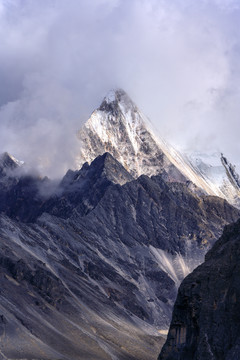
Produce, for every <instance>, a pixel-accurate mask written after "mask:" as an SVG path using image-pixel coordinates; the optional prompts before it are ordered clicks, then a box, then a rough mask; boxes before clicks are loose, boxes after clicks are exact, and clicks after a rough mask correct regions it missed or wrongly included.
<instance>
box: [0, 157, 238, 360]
mask: <svg viewBox="0 0 240 360" xmlns="http://www.w3.org/2000/svg"><path fill="white" fill-rule="evenodd" d="M15 180H16V182H14V183H13V184H12V187H10V188H8V189H7V194H8V199H9V201H7V202H6V203H5V207H4V206H3V204H2V208H1V215H0V254H1V256H0V276H1V294H0V295H1V302H0V321H1V324H0V331H1V333H0V336H1V347H0V351H1V355H2V354H3V355H2V356H3V358H4V356H5V357H6V358H11V359H22V358H27V359H28V358H29V359H32V358H37V359H51V360H52V359H59V358H61V359H71V360H78V359H104V360H105V359H120V360H127V359H128V360H130V359H132V360H133V359H138V360H145V359H151V360H154V359H156V357H157V355H158V353H159V346H160V345H161V341H162V340H161V336H160V334H164V332H165V331H166V330H167V328H168V326H169V322H170V317H171V312H172V307H173V303H174V300H175V298H176V294H177V288H178V286H179V284H180V283H181V281H182V279H183V278H184V277H185V276H186V275H187V274H188V273H189V272H190V271H191V270H192V269H193V268H194V267H195V266H197V265H198V264H199V263H200V262H202V261H203V257H204V254H205V253H206V251H207V249H209V247H210V246H211V245H212V244H213V243H214V241H215V240H216V238H217V237H218V236H219V235H220V233H221V231H222V228H223V226H224V225H225V224H226V223H229V222H232V221H235V220H236V219H237V218H238V217H239V216H240V213H239V211H238V210H237V209H235V208H234V207H232V206H231V205H229V204H228V203H227V202H226V201H225V200H223V199H220V198H217V197H209V196H205V197H202V196H201V197H199V196H197V195H196V194H194V193H192V192H191V191H190V190H189V188H188V187H187V186H186V185H185V184H181V183H168V182H166V181H165V180H164V178H162V177H161V176H153V177H152V178H149V177H148V176H141V177H139V178H138V179H136V180H133V179H132V176H131V175H130V174H129V173H127V171H126V169H124V168H123V167H122V165H121V164H119V163H118V162H117V161H116V160H115V159H114V158H113V157H112V156H111V155H109V154H104V155H103V156H99V157H98V158H96V159H95V160H94V161H93V162H92V163H91V164H90V165H88V164H85V165H84V166H83V168H82V169H81V170H78V171H75V172H74V171H69V172H68V173H67V174H66V176H65V177H64V178H63V180H62V181H61V183H60V184H59V186H58V187H57V188H56V189H55V193H54V194H52V195H51V196H50V197H48V198H46V197H42V195H41V191H39V189H41V186H42V185H44V186H45V183H44V182H45V181H46V180H44V179H39V178H34V177H31V179H29V178H28V177H25V176H20V177H19V178H16V179H15ZM118 180H119V181H118ZM29 181H30V184H31V186H30V187H29ZM47 181H49V180H47ZM117 182H122V183H123V185H120V184H119V183H117ZM30 190H31V191H30ZM10 200H11V201H10ZM11 204H12V205H11ZM16 204H18V206H17V207H16V206H15V205H16Z"/></svg>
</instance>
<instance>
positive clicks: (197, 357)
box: [159, 220, 240, 360]
mask: <svg viewBox="0 0 240 360" xmlns="http://www.w3.org/2000/svg"><path fill="white" fill-rule="evenodd" d="M239 274H240V220H239V221H238V222H237V223H235V224H232V225H229V226H226V228H225V230H224V232H223V235H222V236H221V238H220V239H219V240H218V241H217V242H216V244H215V245H214V246H213V248H212V249H211V250H210V251H209V252H208V253H207V255H206V260H205V262H204V263H203V264H202V265H200V266H199V267H198V268H197V269H195V270H194V271H193V273H192V274H190V275H189V276H188V277H187V278H186V279H185V280H184V281H183V283H182V285H181V286H180V289H179V292H178V297H177V300H176V303H175V305H174V311H173V317H172V322H171V326H170V330H169V334H168V339H167V342H166V344H165V345H164V347H163V349H162V352H161V354H160V356H159V360H238V359H240V302H239V297H240V277H239Z"/></svg>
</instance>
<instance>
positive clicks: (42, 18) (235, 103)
mask: <svg viewBox="0 0 240 360" xmlns="http://www.w3.org/2000/svg"><path fill="white" fill-rule="evenodd" d="M239 22H240V4H239V1H237V0H236V1H235V0H199V1H197V2H196V1H195V0H173V1H167V0H131V1H127V0H91V2H86V1H85V0H78V1H76V0H44V1H33V0H0V43H1V46H0V84H1V86H0V151H1V152H3V151H9V152H11V153H12V154H13V155H14V156H16V157H17V158H19V159H24V160H25V161H27V162H28V163H29V164H31V165H32V164H33V165H35V166H38V167H39V169H40V170H41V171H42V172H43V173H47V174H48V175H49V176H51V177H57V176H61V175H62V174H63V172H64V171H66V169H67V168H69V167H72V166H73V164H74V156H75V154H76V152H77V149H78V147H79V144H78V141H77V139H76V137H75V134H76V131H77V129H79V127H80V126H81V124H82V123H83V122H84V121H86V120H87V118H88V116H89V115H90V114H91V112H92V111H93V110H94V109H95V108H96V107H97V106H98V105H99V104H100V102H101V100H102V98H103V96H104V95H105V94H106V93H107V92H108V90H109V89H111V88H114V87H122V88H123V89H125V90H126V91H127V92H128V93H129V95H130V96H131V97H132V98H133V100H135V102H136V103H137V105H138V106H139V107H140V108H141V109H142V110H143V112H144V113H145V114H146V115H147V116H148V117H149V118H150V119H151V121H152V123H153V125H154V127H155V128H156V129H157V130H158V133H159V134H160V135H161V136H162V137H166V138H167V139H168V140H169V141H171V142H172V143H174V144H175V145H176V146H180V147H183V148H191V149H193V148H194V149H196V150H200V149H203V150H206V149H209V150H210V149H220V150H222V151H223V152H224V153H226V155H227V156H229V157H230V160H231V161H232V162H234V163H238V162H240V160H239V154H240V142H239V139H238V138H239V130H240V122H239V114H240V101H239V96H240V94H239V84H240V81H239V80H240V79H239V77H240V37H239Z"/></svg>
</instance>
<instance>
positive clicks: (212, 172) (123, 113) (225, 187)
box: [76, 90, 240, 207]
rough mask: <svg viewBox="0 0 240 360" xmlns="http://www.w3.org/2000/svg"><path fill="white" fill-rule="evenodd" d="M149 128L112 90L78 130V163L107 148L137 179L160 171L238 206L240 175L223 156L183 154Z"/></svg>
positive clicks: (128, 102)
mask: <svg viewBox="0 0 240 360" xmlns="http://www.w3.org/2000/svg"><path fill="white" fill-rule="evenodd" d="M150 127H151V126H150V124H149V122H148V120H147V119H146V118H145V117H144V115H143V114H142V113H141V112H140V111H139V109H138V108H137V106H136V105H135V104H134V103H133V102H132V100H131V99H130V98H129V96H128V95H127V94H126V93H125V92H124V91H123V90H115V91H111V92H110V93H109V94H108V95H107V96H106V97H105V98H104V100H103V102H102V104H101V105H100V107H99V108H98V109H97V110H95V111H94V112H93V113H92V115H91V117H90V118H89V119H88V121H87V122H86V123H85V125H84V126H83V127H82V129H81V130H80V131H79V132H78V137H79V139H80V141H81V149H80V153H79V156H78V157H77V159H76V163H77V167H78V168H79V167H81V166H82V165H83V163H84V162H88V163H90V162H91V161H92V160H93V159H94V158H95V157H96V156H98V155H102V154H103V153H104V152H106V151H108V152H109V153H111V154H112V156H113V157H114V158H116V159H117V160H118V161H119V162H120V163H121V164H122V165H123V166H124V167H125V168H126V170H128V171H129V172H130V174H131V175H132V176H133V177H135V178H137V177H138V176H139V175H141V174H145V175H149V176H152V175H157V174H162V176H164V178H165V180H167V181H177V182H184V183H189V181H190V183H189V186H190V187H191V189H192V190H194V191H196V192H198V193H199V189H201V191H202V192H203V193H205V194H208V195H215V196H220V197H222V198H224V199H226V200H228V201H229V202H230V203H231V204H233V205H235V206H238V207H240V200H239V196H240V187H239V183H240V182H239V178H238V175H237V174H236V171H235V169H234V167H233V166H232V165H231V164H230V163H229V162H228V160H227V159H226V158H225V157H224V156H222V155H221V154H214V155H211V156H209V155H206V154H204V153H203V154H199V153H198V154H194V153H191V154H181V153H180V152H179V151H177V150H176V149H174V148H173V147H172V146H170V145H169V144H167V143H166V142H165V141H163V140H161V139H159V138H157V136H155V135H154V133H153V131H152V130H151V128H150ZM201 191H200V192H201Z"/></svg>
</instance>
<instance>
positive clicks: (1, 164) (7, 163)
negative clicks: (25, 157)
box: [0, 152, 24, 170]
mask: <svg viewBox="0 0 240 360" xmlns="http://www.w3.org/2000/svg"><path fill="white" fill-rule="evenodd" d="M23 163H24V162H23V161H19V160H17V159H16V158H15V157H14V156H12V155H10V154H9V153H8V152H4V153H3V154H1V155H0V170H4V169H8V170H14V169H16V168H17V167H19V166H21V165H23Z"/></svg>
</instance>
